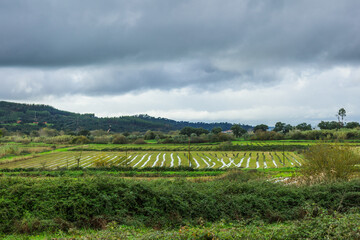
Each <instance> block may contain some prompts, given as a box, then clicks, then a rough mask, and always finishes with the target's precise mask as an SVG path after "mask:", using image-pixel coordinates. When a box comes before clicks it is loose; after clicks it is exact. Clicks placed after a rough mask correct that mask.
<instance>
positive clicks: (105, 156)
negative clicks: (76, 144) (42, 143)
mask: <svg viewBox="0 0 360 240" xmlns="http://www.w3.org/2000/svg"><path fill="white" fill-rule="evenodd" d="M302 161H303V160H302V157H301V156H300V155H298V154H296V153H294V152H284V153H283V152H256V151H244V152H241V151H239V152H229V151H222V152H203V151H195V152H191V154H190V159H189V156H188V152H185V151H176V152H175V151H174V152H172V151H165V152H160V151H159V152H157V151H131V152H130V151H129V152H113V151H112V152H103V151H102V152H99V151H82V152H81V151H64V152H55V153H51V154H46V155H42V156H38V157H35V158H31V159H26V160H20V161H13V162H7V163H5V162H4V163H3V164H0V168H1V169H6V168H9V169H14V168H43V169H59V168H73V167H77V166H80V167H83V168H91V167H98V166H119V167H133V168H146V167H174V168H175V167H192V168H195V169H202V168H212V169H227V168H250V169H258V168H259V169H261V168H264V169H265V168H283V167H296V166H297V167H299V166H301V163H302Z"/></svg>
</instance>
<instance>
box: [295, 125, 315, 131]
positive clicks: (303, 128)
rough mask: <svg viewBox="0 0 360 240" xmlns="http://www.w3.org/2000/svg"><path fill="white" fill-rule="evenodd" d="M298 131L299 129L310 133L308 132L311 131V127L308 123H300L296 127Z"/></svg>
mask: <svg viewBox="0 0 360 240" xmlns="http://www.w3.org/2000/svg"><path fill="white" fill-rule="evenodd" d="M296 129H298V130H300V131H308V130H311V125H310V124H307V123H300V124H298V125H296Z"/></svg>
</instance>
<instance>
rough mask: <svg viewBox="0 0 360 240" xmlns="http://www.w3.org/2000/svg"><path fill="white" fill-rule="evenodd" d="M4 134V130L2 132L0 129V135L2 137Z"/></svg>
mask: <svg viewBox="0 0 360 240" xmlns="http://www.w3.org/2000/svg"><path fill="white" fill-rule="evenodd" d="M2 135H3V132H2V130H1V129H0V137H2Z"/></svg>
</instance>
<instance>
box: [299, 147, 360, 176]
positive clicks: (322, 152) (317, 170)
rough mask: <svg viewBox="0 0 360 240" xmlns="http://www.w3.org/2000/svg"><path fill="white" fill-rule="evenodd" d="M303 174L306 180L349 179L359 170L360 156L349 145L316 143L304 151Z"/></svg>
mask: <svg viewBox="0 0 360 240" xmlns="http://www.w3.org/2000/svg"><path fill="white" fill-rule="evenodd" d="M304 155H305V160H304V164H303V167H302V170H301V172H302V174H303V176H304V179H305V181H306V182H310V183H319V182H334V181H339V180H349V179H350V178H351V177H352V176H353V174H354V173H355V172H356V171H358V170H357V168H356V166H355V165H356V164H360V156H359V154H357V153H355V152H354V150H353V149H352V148H350V147H349V146H344V145H340V144H324V143H321V144H316V145H313V146H311V147H310V148H309V150H308V151H306V152H305V153H304Z"/></svg>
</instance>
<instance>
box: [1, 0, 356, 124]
mask: <svg viewBox="0 0 360 240" xmlns="http://www.w3.org/2000/svg"><path fill="white" fill-rule="evenodd" d="M359 9H360V1H359V0H317V1H313V0H297V1H288V0H176V1H169V0H131V1H128V0H107V1H98V0H96V1H95V0H58V1H55V0H34V1H27V0H4V1H0V83H1V85H0V100H6V101H14V102H21V103H41V104H47V105H51V106H54V107H56V108H59V109H61V110H67V111H73V112H78V113H95V114H96V115H97V116H100V117H105V116H111V117H113V116H123V115H135V114H149V115H151V116H154V117H165V118H170V119H174V120H185V121H195V122H197V121H202V122H215V121H216V122H219V121H227V122H231V123H242V124H250V125H256V124H261V123H265V124H268V125H270V126H273V125H275V123H276V122H278V121H281V122H285V123H290V124H293V125H296V124H299V123H302V122H307V123H311V124H312V125H313V126H315V125H316V124H317V123H319V122H320V121H322V120H324V121H329V120H330V121H332V120H336V117H335V115H336V113H337V111H338V110H339V109H340V108H345V110H346V112H347V117H346V121H358V122H359V121H360V104H359V103H360V10H359Z"/></svg>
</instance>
